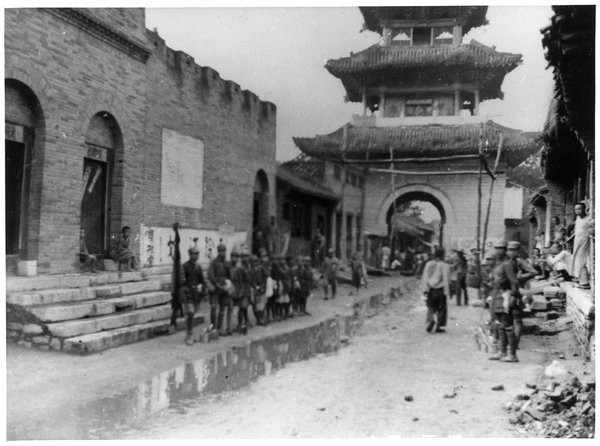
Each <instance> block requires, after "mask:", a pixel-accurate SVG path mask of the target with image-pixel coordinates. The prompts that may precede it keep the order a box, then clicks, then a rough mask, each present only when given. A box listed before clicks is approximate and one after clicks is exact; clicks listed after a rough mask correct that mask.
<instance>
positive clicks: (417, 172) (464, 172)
mask: <svg viewBox="0 0 600 446" xmlns="http://www.w3.org/2000/svg"><path fill="white" fill-rule="evenodd" d="M388 163H389V161H388ZM369 171H370V172H382V173H393V174H398V175H479V171H478V170H453V171H447V172H440V171H429V172H427V171H422V170H415V171H412V170H392V169H369ZM498 173H504V172H503V171H499V172H498Z"/></svg>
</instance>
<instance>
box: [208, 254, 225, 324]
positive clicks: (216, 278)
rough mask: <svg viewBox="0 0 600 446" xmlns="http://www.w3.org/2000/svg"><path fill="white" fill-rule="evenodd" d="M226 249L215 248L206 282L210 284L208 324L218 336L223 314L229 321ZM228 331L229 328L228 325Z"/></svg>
mask: <svg viewBox="0 0 600 446" xmlns="http://www.w3.org/2000/svg"><path fill="white" fill-rule="evenodd" d="M226 251H227V248H226V247H225V245H223V244H222V243H221V244H219V246H217V257H216V258H215V259H214V260H213V261H212V262H211V263H210V266H209V267H208V273H207V275H208V282H209V284H210V288H211V290H210V323H211V325H212V327H213V329H215V328H217V329H218V330H219V332H220V334H231V332H229V333H225V332H224V330H223V320H224V317H225V313H226V312H227V314H228V320H230V319H231V296H230V294H229V291H230V289H231V264H230V263H229V262H228V261H227V260H226V258H225V255H226ZM228 328H229V331H231V326H230V325H228Z"/></svg>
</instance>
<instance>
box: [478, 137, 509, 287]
mask: <svg viewBox="0 0 600 446" xmlns="http://www.w3.org/2000/svg"><path fill="white" fill-rule="evenodd" d="M502 142H503V140H502V133H500V140H499V141H498V152H496V162H495V163H494V170H493V171H492V174H491V175H490V177H491V179H492V182H491V183H490V196H489V198H488V205H487V211H486V213H485V224H484V225H483V248H482V249H481V258H480V261H481V259H483V258H485V241H486V240H487V230H488V223H489V221H490V209H491V207H492V194H493V193H494V183H495V182H496V171H497V170H498V164H500V153H501V152H502ZM480 278H481V276H480Z"/></svg>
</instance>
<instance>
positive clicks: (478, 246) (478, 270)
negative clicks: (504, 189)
mask: <svg viewBox="0 0 600 446" xmlns="http://www.w3.org/2000/svg"><path fill="white" fill-rule="evenodd" d="M482 171H483V122H482V123H481V129H480V133H479V176H478V178H477V255H478V256H479V262H478V265H477V274H478V275H479V277H481V240H480V236H481V176H482ZM484 244H485V241H484ZM477 298H478V299H479V300H480V301H481V287H480V286H479V287H477Z"/></svg>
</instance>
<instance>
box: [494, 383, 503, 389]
mask: <svg viewBox="0 0 600 446" xmlns="http://www.w3.org/2000/svg"><path fill="white" fill-rule="evenodd" d="M492 390H504V386H503V385H502V384H498V385H497V386H494V387H492Z"/></svg>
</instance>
